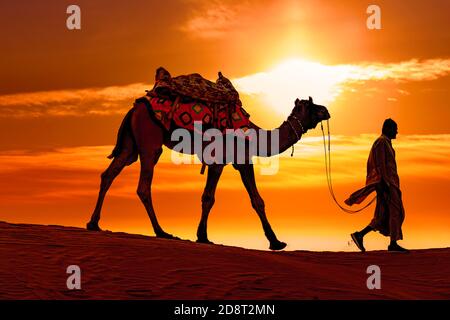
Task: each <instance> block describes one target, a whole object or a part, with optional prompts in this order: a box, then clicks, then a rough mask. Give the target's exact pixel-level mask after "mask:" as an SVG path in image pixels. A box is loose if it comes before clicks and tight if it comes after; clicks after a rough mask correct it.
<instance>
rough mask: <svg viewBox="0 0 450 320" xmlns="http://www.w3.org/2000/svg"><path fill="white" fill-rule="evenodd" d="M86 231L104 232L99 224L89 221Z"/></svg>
mask: <svg viewBox="0 0 450 320" xmlns="http://www.w3.org/2000/svg"><path fill="white" fill-rule="evenodd" d="M86 229H87V230H89V231H102V229H100V227H99V226H98V223H97V222H92V221H89V222H88V223H87V224H86Z"/></svg>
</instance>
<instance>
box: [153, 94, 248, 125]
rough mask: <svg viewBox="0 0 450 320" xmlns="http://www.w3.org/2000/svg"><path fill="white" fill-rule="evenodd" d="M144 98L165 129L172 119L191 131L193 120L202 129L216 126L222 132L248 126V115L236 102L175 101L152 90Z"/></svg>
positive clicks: (176, 123)
mask: <svg viewBox="0 0 450 320" xmlns="http://www.w3.org/2000/svg"><path fill="white" fill-rule="evenodd" d="M145 98H146V99H147V100H148V102H149V104H150V107H151V109H152V111H153V113H154V115H155V117H156V119H157V120H158V121H160V123H161V124H162V125H163V126H164V128H166V129H167V130H169V129H170V126H171V122H172V121H173V122H174V123H175V125H176V126H177V127H180V128H185V129H187V130H192V131H193V130H194V121H199V122H201V123H202V126H203V130H206V129H208V128H217V129H219V130H220V131H222V132H223V133H225V130H226V129H234V130H236V129H242V130H243V131H244V132H246V131H247V130H248V128H249V122H250V121H249V117H250V115H249V114H248V113H247V112H246V111H245V110H244V108H242V106H240V105H238V104H235V105H234V106H230V105H226V104H215V105H214V106H209V105H207V104H205V103H202V102H199V101H192V102H181V101H178V102H177V101H174V100H170V99H168V98H161V97H158V96H156V94H155V93H153V92H152V91H150V92H149V93H148V94H147V95H146V96H145ZM230 108H231V109H232V110H230ZM230 111H231V112H230Z"/></svg>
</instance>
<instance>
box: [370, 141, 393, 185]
mask: <svg viewBox="0 0 450 320" xmlns="http://www.w3.org/2000/svg"><path fill="white" fill-rule="evenodd" d="M374 151H375V153H374V155H375V164H376V166H377V169H378V173H379V174H380V176H381V179H382V181H383V182H384V183H385V184H386V185H387V186H388V187H389V186H390V181H391V178H390V176H389V173H388V170H387V165H386V153H387V152H389V146H388V142H387V141H386V140H384V139H383V140H381V141H379V143H378V144H377V146H376V147H375V150H374Z"/></svg>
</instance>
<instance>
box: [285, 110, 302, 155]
mask: <svg viewBox="0 0 450 320" xmlns="http://www.w3.org/2000/svg"><path fill="white" fill-rule="evenodd" d="M289 118H293V119H294V120H296V121H297V123H298V125H299V126H300V134H304V133H305V132H306V131H307V130H306V131H305V129H304V128H303V125H302V123H301V122H300V119H298V118H297V117H296V116H295V115H294V114H291V115H290V116H289V117H288V118H287V120H286V122H287V123H288V124H289V126H290V127H291V129H292V131H294V133H295V136H296V137H297V141H299V140H300V138H301V136H300V135H299V134H298V132H297V130H295V127H294V125H293V124H292V123H291V121H290V119H289ZM294 145H295V143H293V144H292V151H291V157H293V156H294V149H295V148H294Z"/></svg>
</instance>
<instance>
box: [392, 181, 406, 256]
mask: <svg viewBox="0 0 450 320" xmlns="http://www.w3.org/2000/svg"><path fill="white" fill-rule="evenodd" d="M391 195H392V197H391V201H390V203H389V213H390V214H389V227H390V228H389V229H390V237H391V243H390V244H389V246H388V250H389V251H398V252H408V249H405V248H403V247H401V246H399V245H398V244H397V241H398V240H402V239H403V233H402V224H403V220H404V219H405V209H404V208H403V202H402V193H401V191H400V190H398V189H396V188H393V190H392V191H391Z"/></svg>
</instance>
